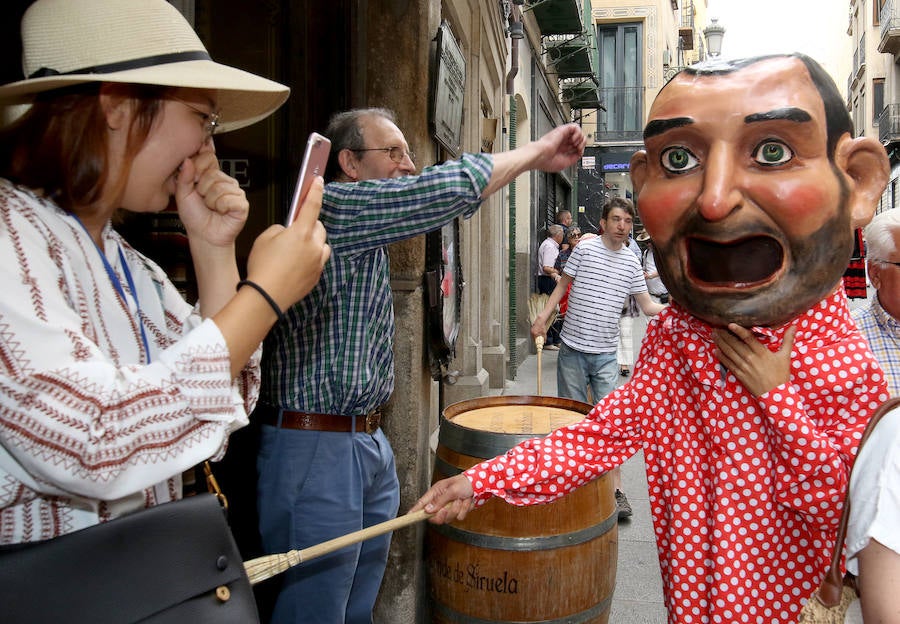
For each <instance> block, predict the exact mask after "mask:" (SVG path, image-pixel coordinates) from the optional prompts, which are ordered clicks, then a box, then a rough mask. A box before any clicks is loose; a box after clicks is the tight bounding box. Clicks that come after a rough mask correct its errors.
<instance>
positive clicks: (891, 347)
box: [852, 294, 900, 397]
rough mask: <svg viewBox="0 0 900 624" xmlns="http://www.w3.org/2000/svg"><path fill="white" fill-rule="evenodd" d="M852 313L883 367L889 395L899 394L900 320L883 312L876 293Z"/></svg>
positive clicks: (895, 395)
mask: <svg viewBox="0 0 900 624" xmlns="http://www.w3.org/2000/svg"><path fill="white" fill-rule="evenodd" d="M852 315H853V320H854V321H856V324H857V325H858V326H859V330H860V331H861V332H862V335H863V336H864V337H865V339H866V340H867V341H868V343H869V348H870V349H871V350H872V353H873V354H874V355H875V359H876V360H878V363H879V364H881V368H883V369H884V376H885V379H887V382H888V390H889V391H890V393H891V396H892V397H897V396H900V321H898V320H897V319H895V318H894V317H892V316H891V315H890V314H888V313H887V312H885V310H884V308H882V307H881V303H880V302H879V301H878V295H877V294H876V295H874V296H873V297H872V299H871V301H869V305H867V306H862V307H859V308H857V309H855V310H853V312H852Z"/></svg>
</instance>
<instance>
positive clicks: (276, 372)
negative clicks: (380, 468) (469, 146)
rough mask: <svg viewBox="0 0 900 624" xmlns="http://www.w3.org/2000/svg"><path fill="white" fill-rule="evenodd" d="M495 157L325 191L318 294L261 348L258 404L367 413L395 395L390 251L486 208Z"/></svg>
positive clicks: (471, 157)
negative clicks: (326, 247)
mask: <svg viewBox="0 0 900 624" xmlns="http://www.w3.org/2000/svg"><path fill="white" fill-rule="evenodd" d="M492 170H493V160H492V158H491V157H490V156H489V155H485V154H464V155H463V157H462V158H461V159H460V160H459V161H453V162H448V163H444V164H443V165H440V166H438V167H428V168H426V169H425V170H423V171H422V173H421V175H419V176H408V177H404V178H398V179H393V180H371V181H364V182H358V183H331V184H328V185H326V186H325V197H324V199H323V201H322V213H321V217H320V218H321V220H322V223H323V224H324V225H325V229H326V230H327V232H328V242H329V244H330V245H331V247H332V254H331V259H330V260H329V261H328V264H327V265H326V266H325V270H324V271H323V273H322V278H321V280H320V281H319V284H318V285H317V286H316V287H315V289H313V291H312V292H311V293H310V294H309V295H307V296H306V298H304V299H303V300H302V301H300V302H299V303H297V304H296V305H295V306H294V307H293V308H291V309H290V310H288V312H287V314H286V317H287V318H286V319H285V321H284V322H282V323H279V324H278V325H276V326H275V327H274V328H273V329H272V331H271V332H270V333H269V336H268V337H267V338H266V341H265V344H264V346H263V374H262V378H263V388H262V394H261V397H260V398H261V400H262V401H265V402H266V403H268V404H270V405H274V406H277V407H282V408H286V409H292V410H298V411H304V412H318V413H325V414H344V415H348V416H351V415H361V414H366V413H368V412H369V411H371V410H373V409H375V408H376V407H378V406H379V405H381V404H382V403H384V402H385V401H387V400H388V398H390V396H391V393H392V392H393V390H394V354H393V350H392V348H393V341H394V311H393V298H392V296H391V288H390V275H389V271H388V269H389V267H388V254H387V249H386V245H389V244H390V243H396V242H398V241H402V240H406V239H408V238H413V237H415V236H419V235H420V234H424V233H426V232H430V231H432V230H435V229H437V228H439V227H441V226H443V225H444V224H446V223H449V222H451V221H452V220H453V219H455V218H456V217H459V216H465V217H469V216H471V215H472V214H473V213H474V212H475V211H476V210H477V209H478V207H479V206H480V205H481V193H482V191H483V190H484V188H485V186H486V185H487V183H488V180H489V179H490V176H491V172H492Z"/></svg>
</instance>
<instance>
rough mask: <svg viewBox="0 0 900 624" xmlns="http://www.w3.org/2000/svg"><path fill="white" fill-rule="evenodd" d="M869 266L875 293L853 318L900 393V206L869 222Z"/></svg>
mask: <svg viewBox="0 0 900 624" xmlns="http://www.w3.org/2000/svg"><path fill="white" fill-rule="evenodd" d="M864 235H865V240H866V247H867V252H866V253H867V258H866V269H867V270H868V273H869V281H871V282H872V286H874V287H875V295H874V296H873V297H872V298H871V300H870V301H869V304H868V305H866V306H863V307H860V308H857V309H855V310H854V311H853V320H855V321H856V324H857V325H858V326H859V329H860V331H862V333H863V336H865V338H866V340H867V341H868V342H869V348H871V349H872V353H873V354H874V355H875V358H876V359H877V360H878V363H879V364H881V367H882V368H883V369H884V374H885V377H886V379H887V382H888V389H889V390H890V392H891V396H893V397H898V396H900V210H888V211H887V212H882V213H881V214H879V215H878V216H876V217H875V218H874V219H872V222H871V223H869V225H867V226H866V229H865V232H864Z"/></svg>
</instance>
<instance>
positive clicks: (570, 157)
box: [481, 123, 587, 199]
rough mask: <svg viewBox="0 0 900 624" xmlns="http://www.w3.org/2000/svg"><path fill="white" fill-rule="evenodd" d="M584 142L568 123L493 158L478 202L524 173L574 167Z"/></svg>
mask: <svg viewBox="0 0 900 624" xmlns="http://www.w3.org/2000/svg"><path fill="white" fill-rule="evenodd" d="M586 142H587V138H586V137H585V136H584V132H582V131H581V128H580V127H579V126H578V125H577V124H574V123H570V124H565V125H564V126H557V127H556V128H554V129H553V130H551V131H550V132H548V133H547V134H545V135H544V136H542V137H541V138H540V139H538V140H537V141H532V142H531V143H527V144H525V145H523V146H522V147H518V148H516V149H514V150H510V151H508V152H500V153H499V154H495V155H494V170H493V172H492V173H491V179H490V181H489V182H488V185H487V187H485V189H484V192H483V193H482V194H481V198H482V199H484V198H486V197H488V196H489V195H491V194H492V193H494V192H496V191H498V190H499V189H501V188H503V187H504V186H506V185H507V184H509V183H510V182H512V181H513V180H514V179H515V178H516V177H517V176H518V175H519V174H520V173H524V172H525V171H530V170H532V169H538V170H540V171H562V170H563V169H565V168H566V167H570V166H572V165H574V164H575V163H576V162H578V159H579V158H581V155H582V154H583V153H584V146H585V143H586Z"/></svg>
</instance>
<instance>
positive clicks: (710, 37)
mask: <svg viewBox="0 0 900 624" xmlns="http://www.w3.org/2000/svg"><path fill="white" fill-rule="evenodd" d="M710 21H711V23H710V25H709V26H707V27H706V28H704V29H703V36H704V37H706V49H707V51H709V55H710V56H719V55H720V54H721V53H722V39H723V38H724V37H725V27H724V26H722V25H721V24H720V23H719V20H718V19H716V18H715V17H714V18H712V20H710Z"/></svg>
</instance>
